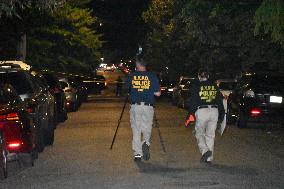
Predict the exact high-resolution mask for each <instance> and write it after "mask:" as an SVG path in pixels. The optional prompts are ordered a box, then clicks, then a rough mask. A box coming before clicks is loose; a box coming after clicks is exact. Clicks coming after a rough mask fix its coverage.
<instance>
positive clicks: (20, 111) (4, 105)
mask: <svg viewBox="0 0 284 189" xmlns="http://www.w3.org/2000/svg"><path fill="white" fill-rule="evenodd" d="M0 107H1V108H0V159H1V161H0V164H1V166H0V169H2V170H1V176H2V177H4V178H7V176H8V165H7V163H8V161H9V160H13V159H16V158H20V160H24V162H25V163H28V164H29V165H31V166H33V164H34V159H35V158H36V157H37V152H36V150H35V137H36V135H35V132H34V129H35V125H34V123H33V120H32V119H30V116H29V112H28V110H27V109H26V107H25V104H24V102H23V101H22V100H21V98H20V96H19V95H18V94H17V93H16V92H15V90H14V88H13V87H12V86H11V85H9V84H3V83H1V84H0Z"/></svg>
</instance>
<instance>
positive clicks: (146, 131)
mask: <svg viewBox="0 0 284 189" xmlns="http://www.w3.org/2000/svg"><path fill="white" fill-rule="evenodd" d="M153 116H154V108H153V106H147V105H131V107H130V124H131V128H132V134H133V139H132V149H133V151H134V155H136V154H140V155H143V153H142V145H143V143H144V142H146V144H147V145H150V138H151V132H152V124H153ZM141 134H142V135H143V138H142V140H141Z"/></svg>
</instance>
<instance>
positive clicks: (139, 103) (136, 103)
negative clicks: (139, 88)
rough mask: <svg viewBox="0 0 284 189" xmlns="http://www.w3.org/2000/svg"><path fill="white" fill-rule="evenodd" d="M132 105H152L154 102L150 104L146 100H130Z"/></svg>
mask: <svg viewBox="0 0 284 189" xmlns="http://www.w3.org/2000/svg"><path fill="white" fill-rule="evenodd" d="M131 104H133V105H145V106H154V104H150V103H147V102H131Z"/></svg>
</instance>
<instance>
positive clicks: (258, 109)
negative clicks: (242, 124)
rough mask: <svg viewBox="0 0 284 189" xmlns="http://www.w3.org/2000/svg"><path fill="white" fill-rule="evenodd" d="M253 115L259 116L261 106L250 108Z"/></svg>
mask: <svg viewBox="0 0 284 189" xmlns="http://www.w3.org/2000/svg"><path fill="white" fill-rule="evenodd" d="M250 114H251V116H259V115H260V114H261V109H260V108H253V109H251V110H250Z"/></svg>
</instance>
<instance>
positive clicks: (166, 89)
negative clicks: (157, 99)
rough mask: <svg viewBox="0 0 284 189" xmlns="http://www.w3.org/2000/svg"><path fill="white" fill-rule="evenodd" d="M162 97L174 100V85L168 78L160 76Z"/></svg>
mask: <svg viewBox="0 0 284 189" xmlns="http://www.w3.org/2000/svg"><path fill="white" fill-rule="evenodd" d="M159 79H160V88H161V97H168V98H172V93H173V88H174V84H173V82H172V81H170V79H169V78H168V77H166V76H160V77H159Z"/></svg>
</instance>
